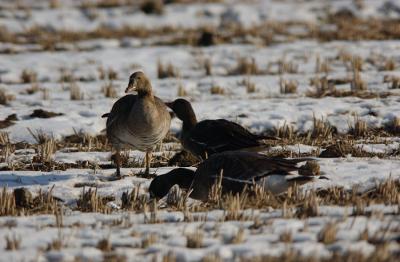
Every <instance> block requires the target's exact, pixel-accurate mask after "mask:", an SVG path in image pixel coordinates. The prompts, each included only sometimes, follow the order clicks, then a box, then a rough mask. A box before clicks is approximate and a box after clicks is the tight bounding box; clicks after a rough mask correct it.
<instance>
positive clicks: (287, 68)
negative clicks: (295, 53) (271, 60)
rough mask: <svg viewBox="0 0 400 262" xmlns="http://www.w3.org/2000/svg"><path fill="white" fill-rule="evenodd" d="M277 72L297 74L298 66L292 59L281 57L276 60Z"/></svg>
mask: <svg viewBox="0 0 400 262" xmlns="http://www.w3.org/2000/svg"><path fill="white" fill-rule="evenodd" d="M278 73H279V74H285V73H287V74H297V73H298V66H297V65H296V64H294V63H293V62H292V61H287V60H286V59H284V58H283V59H281V60H279V61H278Z"/></svg>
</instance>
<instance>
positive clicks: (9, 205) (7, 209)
mask: <svg viewBox="0 0 400 262" xmlns="http://www.w3.org/2000/svg"><path fill="white" fill-rule="evenodd" d="M16 214H17V209H16V204H15V198H14V194H13V193H11V192H9V191H8V190H7V188H6V187H3V189H2V190H1V193H0V216H15V215H16Z"/></svg>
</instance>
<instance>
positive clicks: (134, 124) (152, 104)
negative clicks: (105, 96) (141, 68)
mask: <svg viewBox="0 0 400 262" xmlns="http://www.w3.org/2000/svg"><path fill="white" fill-rule="evenodd" d="M131 91H136V92H137V95H132V94H130V95H126V96H124V97H122V98H120V99H119V100H118V101H117V102H115V104H114V105H113V107H112V109H111V112H110V113H108V114H105V115H104V117H107V126H106V132H107V137H108V139H109V141H110V142H111V144H112V145H113V147H114V148H115V149H116V154H115V158H114V161H115V163H116V166H117V173H116V174H117V177H119V178H120V177H121V172H120V165H121V158H120V152H121V149H122V148H124V147H128V148H135V149H138V150H140V151H144V152H146V159H145V161H146V171H145V174H147V175H148V174H149V168H150V161H151V151H152V150H153V149H154V147H155V146H156V144H158V143H159V142H161V141H162V139H163V138H164V137H165V135H166V134H167V132H168V131H169V127H170V123H171V118H170V114H169V112H168V110H167V107H166V106H165V104H164V102H163V101H162V100H161V99H160V98H158V97H156V96H154V95H153V91H152V86H151V84H150V80H149V79H148V78H147V77H146V75H145V74H144V73H143V72H135V73H133V74H132V75H131V76H130V78H129V84H128V87H127V88H126V90H125V93H129V92H131Z"/></svg>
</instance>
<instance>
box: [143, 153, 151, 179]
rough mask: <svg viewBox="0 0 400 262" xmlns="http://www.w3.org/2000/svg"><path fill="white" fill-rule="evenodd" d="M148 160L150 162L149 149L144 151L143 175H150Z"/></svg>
mask: <svg viewBox="0 0 400 262" xmlns="http://www.w3.org/2000/svg"><path fill="white" fill-rule="evenodd" d="M150 162H151V151H146V170H145V171H144V174H145V175H147V176H148V175H150Z"/></svg>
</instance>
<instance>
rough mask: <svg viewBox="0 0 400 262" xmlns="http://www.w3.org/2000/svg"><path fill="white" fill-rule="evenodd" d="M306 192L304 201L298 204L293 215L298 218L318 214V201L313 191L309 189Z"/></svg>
mask: <svg viewBox="0 0 400 262" xmlns="http://www.w3.org/2000/svg"><path fill="white" fill-rule="evenodd" d="M296 189H297V188H296ZM306 194H307V195H306V196H305V199H304V201H303V202H302V203H301V204H300V205H299V206H298V208H297V210H296V214H295V215H296V216H297V217H299V218H307V217H314V216H318V214H319V201H318V197H317V195H316V193H315V191H310V192H309V193H306Z"/></svg>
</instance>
